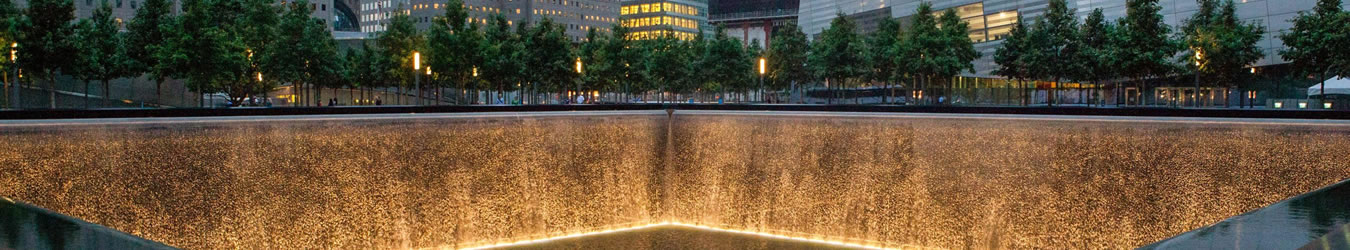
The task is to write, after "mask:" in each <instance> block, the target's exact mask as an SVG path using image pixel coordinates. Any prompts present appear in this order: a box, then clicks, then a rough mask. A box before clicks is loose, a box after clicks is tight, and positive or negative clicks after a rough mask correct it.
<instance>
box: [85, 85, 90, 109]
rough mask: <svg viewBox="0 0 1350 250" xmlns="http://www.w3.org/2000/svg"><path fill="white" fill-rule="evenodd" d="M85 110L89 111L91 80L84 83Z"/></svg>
mask: <svg viewBox="0 0 1350 250" xmlns="http://www.w3.org/2000/svg"><path fill="white" fill-rule="evenodd" d="M84 109H89V80H85V81H84Z"/></svg>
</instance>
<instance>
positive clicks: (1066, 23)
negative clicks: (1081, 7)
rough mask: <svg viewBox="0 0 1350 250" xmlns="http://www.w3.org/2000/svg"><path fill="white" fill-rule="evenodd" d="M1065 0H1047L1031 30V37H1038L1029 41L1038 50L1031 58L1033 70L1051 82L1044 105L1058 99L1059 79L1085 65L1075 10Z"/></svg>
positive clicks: (1072, 74)
mask: <svg viewBox="0 0 1350 250" xmlns="http://www.w3.org/2000/svg"><path fill="white" fill-rule="evenodd" d="M1067 5H1068V4H1067V3H1066V2H1065V0H1050V3H1049V7H1048V8H1047V9H1046V11H1045V15H1044V16H1043V18H1042V19H1037V22H1036V26H1035V27H1034V28H1033V29H1034V30H1033V31H1032V32H1031V34H1032V36H1040V37H1039V39H1033V41H1037V42H1036V43H1032V48H1033V49H1034V50H1037V53H1033V54H1032V55H1035V56H1034V57H1032V58H1033V59H1032V62H1031V64H1030V65H1031V66H1032V67H1039V69H1036V70H1035V71H1039V72H1041V73H1043V74H1044V75H1043V76H1045V77H1047V78H1048V79H1046V80H1050V81H1051V82H1053V83H1054V86H1053V87H1052V88H1051V89H1050V91H1049V92H1047V95H1046V101H1045V103H1046V105H1052V106H1053V105H1054V104H1055V102H1056V100H1058V98H1057V97H1058V93H1057V91H1058V89H1059V86H1060V85H1063V83H1062V82H1061V81H1063V80H1067V79H1070V78H1072V77H1074V76H1078V75H1079V74H1080V72H1082V70H1083V68H1084V64H1083V63H1084V62H1083V61H1080V60H1078V59H1080V58H1081V56H1079V53H1080V52H1081V44H1080V42H1081V41H1080V39H1079V38H1080V37H1079V35H1078V18H1077V17H1075V16H1074V13H1075V12H1077V10H1073V9H1069V8H1068V6H1067Z"/></svg>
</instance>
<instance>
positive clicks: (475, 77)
mask: <svg viewBox="0 0 1350 250" xmlns="http://www.w3.org/2000/svg"><path fill="white" fill-rule="evenodd" d="M473 78H474V79H478V66H473ZM461 91H463V90H462V89H461ZM459 98H460V99H465V98H468V97H467V96H464V95H460V97H459Z"/></svg>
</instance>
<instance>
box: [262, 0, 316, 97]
mask: <svg viewBox="0 0 1350 250" xmlns="http://www.w3.org/2000/svg"><path fill="white" fill-rule="evenodd" d="M285 8H286V12H284V13H283V14H282V15H281V18H280V20H279V24H278V25H277V30H278V33H277V36H276V37H275V38H276V39H275V40H273V42H272V43H273V44H271V46H272V47H274V48H287V49H273V50H266V51H258V52H253V53H254V54H257V55H259V56H258V57H257V59H258V60H259V61H260V62H261V66H262V67H261V70H262V72H261V73H263V74H266V75H267V79H264V80H271V79H275V80H277V81H281V82H290V83H291V91H292V93H291V94H294V95H296V96H297V98H296V100H297V101H296V102H295V103H293V104H294V105H296V106H299V105H301V103H312V102H307V101H306V99H307V98H303V97H301V96H309V95H305V94H301V93H302V92H301V91H303V90H304V89H305V85H306V84H313V85H315V86H317V85H318V82H317V81H316V79H315V76H313V75H310V74H309V73H310V72H309V71H310V70H309V68H310V66H311V64H313V65H314V66H319V65H318V64H320V63H321V62H320V60H319V58H320V57H322V56H323V55H319V53H320V51H322V50H324V49H321V48H319V47H321V46H323V43H322V42H320V41H323V40H318V41H314V40H311V37H310V36H311V35H310V34H309V33H310V31H309V29H311V28H310V27H309V26H311V23H312V22H311V21H310V16H309V13H310V12H311V10H310V8H309V1H307V0H299V1H296V2H294V3H292V4H287V5H286V6H285ZM325 40H326V39H325ZM253 58H254V57H253V56H250V59H253Z"/></svg>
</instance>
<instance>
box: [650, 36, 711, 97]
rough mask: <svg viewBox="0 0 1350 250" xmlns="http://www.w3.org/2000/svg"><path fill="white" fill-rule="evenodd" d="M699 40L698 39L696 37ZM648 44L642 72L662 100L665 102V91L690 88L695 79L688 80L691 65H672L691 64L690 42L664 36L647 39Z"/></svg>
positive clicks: (679, 91) (675, 91)
mask: <svg viewBox="0 0 1350 250" xmlns="http://www.w3.org/2000/svg"><path fill="white" fill-rule="evenodd" d="M696 40H697V39H696ZM644 43H645V44H646V46H643V47H644V48H643V51H644V52H645V53H646V57H645V58H644V59H643V61H642V73H643V75H644V77H645V78H646V79H647V80H648V82H649V83H651V84H653V85H652V86H654V87H655V89H656V90H658V93H661V95H662V97H661V101H662V102H665V101H666V98H665V96H664V95H665V93H666V92H674V93H683V92H685V91H686V90H688V89H692V88H691V87H690V86H692V85H691V84H687V83H692V82H693V81H688V79H689V77H688V76H689V75H690V73H691V72H689V69H691V67H678V66H674V67H673V66H672V65H689V64H690V62H691V61H692V60H690V57H691V56H692V53H690V52H691V51H693V50H692V49H690V47H692V46H691V45H690V44H689V43H685V42H681V41H680V40H679V39H676V38H674V37H671V36H662V37H660V38H657V39H651V40H645V41H644Z"/></svg>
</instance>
